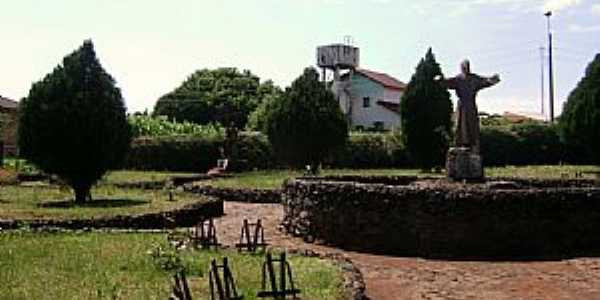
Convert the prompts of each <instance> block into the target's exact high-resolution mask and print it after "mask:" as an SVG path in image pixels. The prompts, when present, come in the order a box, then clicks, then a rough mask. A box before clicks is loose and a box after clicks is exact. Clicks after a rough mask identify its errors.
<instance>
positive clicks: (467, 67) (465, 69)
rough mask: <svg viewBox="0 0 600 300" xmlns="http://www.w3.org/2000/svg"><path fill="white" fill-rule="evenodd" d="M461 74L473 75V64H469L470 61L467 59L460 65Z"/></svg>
mask: <svg viewBox="0 0 600 300" xmlns="http://www.w3.org/2000/svg"><path fill="white" fill-rule="evenodd" d="M460 72H461V73H462V74H464V75H468V74H471V62H469V60H468V59H465V60H463V61H462V62H461V63H460Z"/></svg>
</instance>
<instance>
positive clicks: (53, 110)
mask: <svg viewBox="0 0 600 300" xmlns="http://www.w3.org/2000/svg"><path fill="white" fill-rule="evenodd" d="M130 141H131V132H130V127H129V124H128V123H127V118H126V109H125V104H124V102H123V98H122V97H121V91H120V90H119V89H118V88H117V87H116V86H115V81H114V80H113V78H112V77H111V76H110V75H109V74H108V73H107V72H106V71H105V70H104V69H103V68H102V66H101V65H100V62H99V61H98V59H97V58H96V53H95V51H94V46H93V44H92V41H90V40H87V41H85V42H84V43H83V45H82V46H81V47H80V48H79V49H78V50H76V51H74V52H73V53H71V54H69V55H68V56H66V57H65V58H64V59H63V63H62V65H59V66H57V67H56V68H55V69H54V70H53V71H52V72H51V73H49V74H48V75H46V76H45V77H44V79H42V80H41V81H39V82H36V83H34V84H33V85H32V87H31V89H30V91H29V95H28V97H27V98H25V99H24V100H23V101H22V102H21V106H20V115H19V142H18V143H19V149H20V153H21V155H22V156H23V157H24V158H26V159H28V160H30V161H31V162H33V163H34V164H35V165H36V166H38V167H39V168H40V169H41V170H43V171H44V172H46V173H50V174H56V175H58V176H59V177H60V178H61V179H62V180H64V181H65V182H66V183H67V184H69V185H70V186H71V187H72V188H73V190H74V193H75V201H76V202H78V203H80V202H84V201H86V200H87V199H89V198H90V189H91V187H92V185H93V184H94V183H95V182H96V181H97V180H98V179H100V178H101V177H102V175H103V174H104V173H106V171H107V170H109V169H110V168H116V167H119V166H120V163H121V162H122V160H123V159H124V157H125V155H126V152H127V150H128V148H129V144H130Z"/></svg>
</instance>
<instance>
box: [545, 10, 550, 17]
mask: <svg viewBox="0 0 600 300" xmlns="http://www.w3.org/2000/svg"><path fill="white" fill-rule="evenodd" d="M551 15H552V11H548V12H546V13H545V14H544V16H546V17H550V16H551Z"/></svg>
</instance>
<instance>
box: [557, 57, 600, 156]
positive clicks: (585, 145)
mask: <svg viewBox="0 0 600 300" xmlns="http://www.w3.org/2000/svg"><path fill="white" fill-rule="evenodd" d="M559 126H560V129H561V135H562V138H563V139H564V140H565V141H566V142H567V144H569V146H571V147H573V148H575V149H582V150H583V151H584V152H586V153H585V154H586V155H585V157H589V158H591V159H592V160H593V161H594V162H595V163H598V162H600V53H599V54H596V57H595V58H594V60H593V61H592V62H591V63H590V64H589V65H588V67H587V68H586V71H585V76H584V77H583V78H582V79H581V81H579V83H578V84H577V87H576V88H575V89H574V90H573V91H572V92H571V94H570V95H569V98H568V100H567V102H566V103H565V105H564V109H563V113H562V115H561V117H560V121H559Z"/></svg>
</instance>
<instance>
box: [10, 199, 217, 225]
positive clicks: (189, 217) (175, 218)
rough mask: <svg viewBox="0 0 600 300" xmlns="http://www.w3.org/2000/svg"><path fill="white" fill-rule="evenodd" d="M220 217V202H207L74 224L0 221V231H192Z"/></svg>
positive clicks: (87, 220)
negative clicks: (205, 221) (186, 228)
mask: <svg viewBox="0 0 600 300" xmlns="http://www.w3.org/2000/svg"><path fill="white" fill-rule="evenodd" d="M223 213H224V211H223V201H222V200H217V199H206V200H203V201H200V202H197V203H193V204H189V205H186V206H184V207H182V208H179V209H175V210H171V211H165V212H156V213H148V214H139V215H127V216H115V217H107V218H92V219H73V220H0V229H17V228H20V227H24V226H27V227H30V228H45V227H60V228H66V229H83V228H130V229H163V228H174V227H191V226H194V225H196V224H197V223H198V222H199V221H200V220H202V219H204V218H212V217H219V216H222V215H223Z"/></svg>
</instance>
